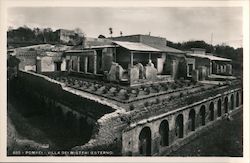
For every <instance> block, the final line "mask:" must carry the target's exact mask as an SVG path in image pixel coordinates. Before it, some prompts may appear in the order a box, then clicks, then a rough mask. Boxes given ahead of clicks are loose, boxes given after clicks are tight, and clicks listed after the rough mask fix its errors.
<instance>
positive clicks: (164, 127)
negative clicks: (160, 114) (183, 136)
mask: <svg viewBox="0 0 250 163" xmlns="http://www.w3.org/2000/svg"><path fill="white" fill-rule="evenodd" d="M159 133H160V145H161V146H168V145H169V124H168V121H167V120H163V121H162V122H161V124H160V127H159Z"/></svg>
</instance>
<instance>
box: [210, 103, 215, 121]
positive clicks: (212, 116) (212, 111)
mask: <svg viewBox="0 0 250 163" xmlns="http://www.w3.org/2000/svg"><path fill="white" fill-rule="evenodd" d="M209 120H210V121H213V120H214V103H213V102H211V103H210V105H209Z"/></svg>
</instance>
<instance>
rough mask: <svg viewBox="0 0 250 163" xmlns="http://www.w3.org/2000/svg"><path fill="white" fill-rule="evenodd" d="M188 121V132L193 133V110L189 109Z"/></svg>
mask: <svg viewBox="0 0 250 163" xmlns="http://www.w3.org/2000/svg"><path fill="white" fill-rule="evenodd" d="M188 120H189V129H190V131H194V130H195V110H194V109H191V110H190V111H189V116H188Z"/></svg>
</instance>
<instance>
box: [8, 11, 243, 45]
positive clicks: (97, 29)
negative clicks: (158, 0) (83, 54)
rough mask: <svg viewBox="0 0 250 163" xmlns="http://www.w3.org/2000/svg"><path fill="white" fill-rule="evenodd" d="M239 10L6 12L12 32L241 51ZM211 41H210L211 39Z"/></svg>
mask: <svg viewBox="0 0 250 163" xmlns="http://www.w3.org/2000/svg"><path fill="white" fill-rule="evenodd" d="M242 21H243V20H242V8H240V7H203V8H201V7H192V8H188V7H150V8H149V7H130V8H128V7H127V8H118V7H113V8H110V7H15V8H9V9H8V18H7V24H8V26H11V27H13V28H17V27H20V26H24V25H27V26H28V27H30V28H34V27H39V28H45V27H50V28H52V29H53V30H56V29H59V28H63V29H75V28H80V29H82V31H83V32H84V33H85V34H86V36H87V37H98V36H99V35H100V34H102V35H104V36H106V37H109V36H110V35H109V30H108V29H109V28H110V27H112V28H113V36H119V35H120V31H122V33H123V35H132V34H149V33H150V34H151V35H152V36H161V37H165V38H166V39H167V40H170V41H173V42H183V41H189V40H204V41H206V42H207V43H211V42H212V44H213V45H216V44H222V43H224V44H226V45H230V46H233V47H235V48H237V47H242V39H243V31H242ZM211 38H212V39H211Z"/></svg>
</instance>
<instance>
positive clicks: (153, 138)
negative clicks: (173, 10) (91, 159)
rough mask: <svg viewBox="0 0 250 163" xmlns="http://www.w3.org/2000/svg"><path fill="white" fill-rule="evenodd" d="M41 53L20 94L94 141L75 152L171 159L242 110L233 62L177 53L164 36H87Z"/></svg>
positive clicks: (23, 74)
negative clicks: (69, 45)
mask: <svg viewBox="0 0 250 163" xmlns="http://www.w3.org/2000/svg"><path fill="white" fill-rule="evenodd" d="M47 53H49V52H47ZM43 54H44V55H40V56H37V58H35V60H36V62H35V63H36V65H35V67H34V69H32V70H33V71H26V70H24V69H20V71H19V72H18V78H19V80H20V83H21V85H22V87H20V89H22V91H23V92H24V93H26V94H28V95H29V96H32V97H33V98H36V99H37V100H39V101H42V103H43V104H44V107H45V109H48V110H49V111H50V112H51V114H55V115H57V116H58V115H59V116H61V117H63V118H64V119H70V120H71V122H72V124H74V125H73V126H72V127H74V128H76V130H84V129H81V128H78V127H77V126H79V123H82V122H83V123H86V124H87V125H88V126H89V129H90V130H88V132H91V136H90V137H89V139H88V140H87V141H85V142H82V144H79V146H76V147H73V148H72V150H95V149H102V150H104V151H105V150H106V151H113V154H114V155H126V156H138V155H139V156H144V155H147V156H150V155H166V154H168V153H170V152H171V151H173V150H176V149H178V148H179V147H180V146H182V145H183V144H185V143H187V142H189V141H190V140H192V139H194V138H195V137H197V136H198V135H199V134H200V133H202V132H203V131H205V130H207V129H209V128H211V127H213V125H214V124H215V123H219V122H220V121H221V119H223V118H225V117H226V116H228V115H231V114H235V113H237V112H239V111H241V109H242V104H243V91H242V81H241V80H240V78H238V77H235V76H232V74H233V69H232V65H231V60H230V59H227V58H221V57H218V56H215V55H213V54H207V53H206V52H205V51H204V50H203V49H197V48H194V49H190V51H188V52H184V51H181V50H177V49H174V48H171V47H168V46H166V39H165V38H161V37H154V36H149V35H131V36H122V37H114V38H109V39H99V38H98V39H93V38H85V39H83V41H82V42H81V44H79V45H78V46H74V47H72V48H67V49H65V50H63V51H62V50H59V51H54V52H53V53H52V52H50V53H49V55H46V53H45V52H44V53H43ZM18 55H19V54H16V56H17V57H18ZM27 64H28V63H27ZM21 65H22V66H25V63H21ZM43 65H46V67H45V66H43Z"/></svg>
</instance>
